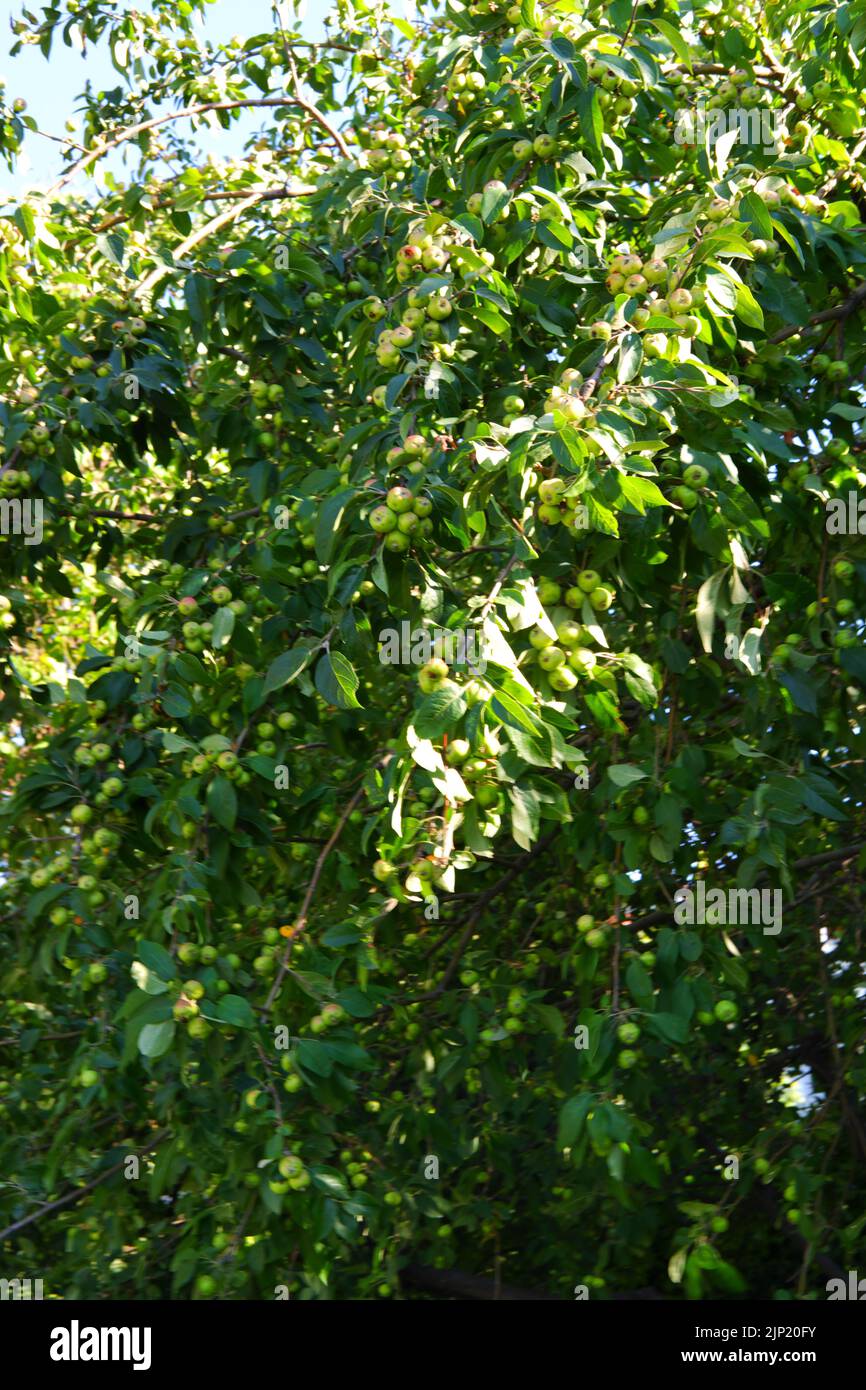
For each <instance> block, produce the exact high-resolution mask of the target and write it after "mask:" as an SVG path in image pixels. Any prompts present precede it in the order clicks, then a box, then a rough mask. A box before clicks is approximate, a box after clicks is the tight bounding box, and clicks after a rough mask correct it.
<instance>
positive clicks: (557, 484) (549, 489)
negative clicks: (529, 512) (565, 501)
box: [538, 478, 566, 502]
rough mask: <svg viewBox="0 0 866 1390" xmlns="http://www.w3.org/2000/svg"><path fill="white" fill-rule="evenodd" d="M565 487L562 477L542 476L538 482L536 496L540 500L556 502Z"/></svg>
mask: <svg viewBox="0 0 866 1390" xmlns="http://www.w3.org/2000/svg"><path fill="white" fill-rule="evenodd" d="M565 489H566V483H565V481H564V480H563V479H562V478H544V479H542V481H541V482H540V483H539V484H538V496H539V497H540V498H541V501H542V502H558V501H559V499H560V497H561V496H562V494H563V493H564V492H565Z"/></svg>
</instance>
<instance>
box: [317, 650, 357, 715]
mask: <svg viewBox="0 0 866 1390" xmlns="http://www.w3.org/2000/svg"><path fill="white" fill-rule="evenodd" d="M315 681H316V689H317V690H318V692H319V694H320V695H321V696H322V699H323V700H326V701H327V702H328V704H329V705H336V706H337V708H338V709H360V708H361V705H360V703H359V701H358V699H357V698H356V695H355V691H356V690H357V689H358V684H359V682H358V677H357V674H356V672H355V668H354V666H353V665H352V663H351V661H348V660H347V659H346V657H345V656H343V653H342V652H326V653H325V655H324V656H323V657H322V658H321V660H320V661H319V664H318V665H317V667H316V675H315Z"/></svg>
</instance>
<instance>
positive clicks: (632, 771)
mask: <svg viewBox="0 0 866 1390" xmlns="http://www.w3.org/2000/svg"><path fill="white" fill-rule="evenodd" d="M607 775H608V777H609V778H610V780H611V781H612V782H613V784H614V786H615V787H630V786H631V784H632V783H633V782H639V781H640V780H641V778H643V777H646V776H647V773H646V772H641V770H640V768H639V767H635V766H634V764H633V763H613V764H612V765H611V766H610V767H609V768H608V770H607Z"/></svg>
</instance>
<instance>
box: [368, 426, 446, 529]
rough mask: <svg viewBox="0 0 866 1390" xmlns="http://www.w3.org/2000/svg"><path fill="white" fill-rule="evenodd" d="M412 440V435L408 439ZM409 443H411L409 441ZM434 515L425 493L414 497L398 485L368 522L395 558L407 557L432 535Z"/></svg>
mask: <svg viewBox="0 0 866 1390" xmlns="http://www.w3.org/2000/svg"><path fill="white" fill-rule="evenodd" d="M412 438H413V436H412V435H410V436H409V439H412ZM406 443H407V444H408V443H409V440H408V439H407V441H406ZM404 447H405V446H404ZM432 511H433V503H432V501H431V499H430V498H429V497H426V496H424V495H423V494H422V493H417V494H415V493H413V492H412V491H411V489H410V488H408V487H404V486H403V485H402V484H401V483H396V484H395V485H394V486H393V487H390V488H389V489H388V491H387V493H386V494H385V501H384V503H381V504H380V505H379V506H377V507H374V508H373V510H372V511H371V512H370V515H369V517H368V518H367V519H368V521H369V523H370V527H371V529H372V530H373V531H375V533H376V535H378V536H383V537H384V540H383V544H384V546H385V549H386V550H390V551H391V552H392V553H393V554H395V555H405V553H406V552H407V551H408V550H409V547H410V546H411V545H412V544H413V543H415V542H416V541H417V540H424V539H426V538H427V537H428V536H430V535H432V533H433V520H432V517H431V515H430V514H431V512H432Z"/></svg>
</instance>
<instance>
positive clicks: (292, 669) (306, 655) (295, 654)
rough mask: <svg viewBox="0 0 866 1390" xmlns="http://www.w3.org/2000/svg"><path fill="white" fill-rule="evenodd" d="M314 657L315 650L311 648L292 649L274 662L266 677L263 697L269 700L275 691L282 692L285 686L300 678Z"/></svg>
mask: <svg viewBox="0 0 866 1390" xmlns="http://www.w3.org/2000/svg"><path fill="white" fill-rule="evenodd" d="M312 655H313V649H312V648H310V647H292V648H290V650H289V651H287V652H283V653H282V655H281V656H278V657H277V658H276V659H275V660H274V661H272V662H271V664H270V666H269V667H268V673H267V675H266V676H265V683H264V687H263V690H262V694H263V696H264V697H265V698H267V696H268V695H271V694H273V692H274V691H275V690H281V689H282V687H283V686H284V685H288V684H289V682H290V681H293V680H294V679H295V678H296V676H299V675H300V674H301V672H302V671H303V669H304V667H305V666H306V665H307V664H308V663H309V661H310V658H311V657H312Z"/></svg>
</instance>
